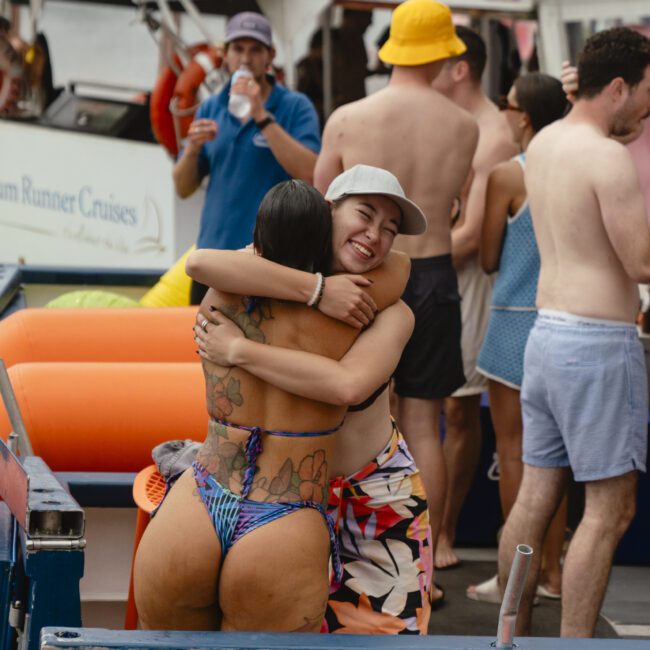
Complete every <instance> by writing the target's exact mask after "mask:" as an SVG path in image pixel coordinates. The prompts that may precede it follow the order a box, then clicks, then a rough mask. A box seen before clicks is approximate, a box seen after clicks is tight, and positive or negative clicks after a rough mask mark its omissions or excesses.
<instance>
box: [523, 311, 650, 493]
mask: <svg viewBox="0 0 650 650" xmlns="http://www.w3.org/2000/svg"><path fill="white" fill-rule="evenodd" d="M521 405H522V415H523V423H524V436H523V461H524V462H525V463H527V464H528V465H534V466H537V467H568V466H570V467H571V469H572V470H573V474H574V477H575V479H576V481H597V480H601V479H607V478H612V477H615V476H621V475H623V474H626V473H628V472H630V471H633V470H641V471H645V469H646V456H647V445H648V430H647V427H648V382H647V375H646V368H645V357H644V351H643V345H642V344H641V342H640V341H639V337H638V334H637V331H636V327H635V326H634V325H632V324H631V323H630V324H628V323H623V322H617V321H605V320H600V319H592V318H583V317H581V316H575V315H573V314H567V313H564V312H556V311H551V310H540V312H539V315H538V317H537V320H536V321H535V326H534V327H533V329H532V331H531V333H530V336H529V338H528V343H527V345H526V353H525V357H524V380H523V384H522V388H521Z"/></svg>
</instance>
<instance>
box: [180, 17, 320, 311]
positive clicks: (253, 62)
mask: <svg viewBox="0 0 650 650" xmlns="http://www.w3.org/2000/svg"><path fill="white" fill-rule="evenodd" d="M274 57H275V49H274V48H273V41H272V35H271V26H270V24H269V22H268V21H267V20H266V18H265V17H264V16H262V15H261V14H257V13H253V12H243V13H239V14H236V15H235V16H233V17H232V18H231V19H230V21H229V22H228V25H227V26H226V64H227V66H228V70H229V71H230V73H231V74H232V73H234V72H235V71H236V70H238V69H239V68H240V66H242V65H245V66H247V67H248V69H249V70H250V73H251V76H249V77H240V78H239V79H237V81H236V82H235V83H234V84H232V88H231V83H230V82H229V83H228V84H227V85H226V86H225V88H224V89H223V90H222V91H221V92H220V93H219V94H218V95H214V96H212V97H210V98H209V99H207V100H206V101H204V102H203V103H202V104H201V106H200V107H199V109H198V110H197V112H196V115H195V118H194V121H193V122H192V124H191V125H190V128H189V132H188V136H187V144H186V147H185V149H184V150H183V152H182V153H181V155H180V157H179V159H178V161H177V162H176V165H175V166H174V185H175V187H176V192H177V194H178V195H179V196H180V197H181V198H186V197H188V196H190V195H191V194H193V193H194V192H195V191H196V189H197V188H198V187H199V185H200V183H201V180H202V179H203V177H204V176H206V175H209V176H210V178H209V181H208V188H207V192H206V197H205V203H204V205H203V211H202V214H201V226H200V230H199V238H198V241H197V247H198V248H221V249H237V248H242V247H243V246H246V245H247V244H249V243H250V242H251V241H252V239H253V229H254V227H255V218H256V215H257V208H258V206H259V204H260V202H261V200H262V197H263V196H264V195H265V194H266V192H267V191H268V190H269V189H270V188H271V187H273V186H274V185H276V184H277V183H279V182H281V181H284V180H287V179H289V178H298V179H302V180H305V181H307V182H309V183H311V182H312V181H313V174H314V166H315V164H316V157H317V154H318V151H319V150H320V136H319V133H320V129H319V126H318V117H317V115H316V111H315V109H314V107H313V105H312V104H311V102H310V101H309V99H308V98H307V97H306V96H305V95H303V94H301V93H297V92H292V91H290V90H288V89H287V88H284V87H283V86H280V85H279V84H277V83H275V82H274V79H273V77H271V76H269V75H268V74H267V70H268V69H269V66H270V65H271V62H272V61H273V58H274ZM231 92H233V93H237V94H241V95H246V96H247V97H248V98H249V99H250V104H251V110H250V114H249V115H247V116H245V117H244V118H242V119H239V118H237V117H235V116H234V115H232V114H231V113H230V112H229V111H228V99H229V96H230V93H231ZM205 291H206V287H205V286H204V285H199V284H198V283H193V284H192V295H191V302H192V304H198V303H200V302H201V300H202V298H203V295H205Z"/></svg>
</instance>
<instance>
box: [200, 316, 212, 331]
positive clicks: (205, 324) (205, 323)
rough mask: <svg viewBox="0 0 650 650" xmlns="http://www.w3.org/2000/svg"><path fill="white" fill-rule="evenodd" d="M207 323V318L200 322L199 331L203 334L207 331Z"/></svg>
mask: <svg viewBox="0 0 650 650" xmlns="http://www.w3.org/2000/svg"><path fill="white" fill-rule="evenodd" d="M209 322H210V321H209V320H208V319H207V318H204V319H203V320H202V321H201V329H202V330H203V331H204V332H207V331H208V323H209Z"/></svg>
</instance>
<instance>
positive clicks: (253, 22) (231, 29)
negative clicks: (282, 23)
mask: <svg viewBox="0 0 650 650" xmlns="http://www.w3.org/2000/svg"><path fill="white" fill-rule="evenodd" d="M238 38H254V39H255V40H256V41H259V42H260V43H263V44H264V45H266V47H273V35H272V33H271V23H269V21H268V20H267V19H266V18H265V17H264V16H262V14H258V13H255V12H254V11H242V12H241V13H239V14H235V15H234V16H233V17H232V18H231V19H230V20H229V21H228V24H227V25H226V43H230V42H231V41H234V40H236V39H238Z"/></svg>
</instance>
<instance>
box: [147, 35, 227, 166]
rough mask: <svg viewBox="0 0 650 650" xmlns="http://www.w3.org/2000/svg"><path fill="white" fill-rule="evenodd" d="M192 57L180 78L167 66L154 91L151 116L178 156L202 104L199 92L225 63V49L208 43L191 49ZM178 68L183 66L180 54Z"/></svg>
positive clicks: (159, 135) (156, 131)
mask: <svg viewBox="0 0 650 650" xmlns="http://www.w3.org/2000/svg"><path fill="white" fill-rule="evenodd" d="M189 53H190V55H191V56H192V60H191V61H190V62H189V63H188V64H187V65H186V66H185V68H184V69H183V70H182V72H181V74H180V75H179V76H178V77H177V76H176V73H175V72H174V71H173V70H172V69H171V67H165V68H164V69H163V70H162V72H161V73H160V75H159V76H158V80H157V81H156V85H155V87H154V89H153V92H152V94H151V104H150V111H149V116H150V119H151V127H152V130H153V133H154V136H155V137H156V140H158V142H159V143H160V144H162V145H163V146H164V147H165V149H167V151H169V153H170V154H172V155H173V156H176V155H178V152H179V144H180V140H182V139H183V138H184V137H185V136H186V135H187V131H188V129H189V127H190V124H191V123H192V119H193V117H194V113H195V111H196V108H197V106H198V92H199V88H200V87H201V84H202V83H203V81H204V80H205V78H206V77H207V76H208V74H210V73H211V72H212V71H213V70H216V69H219V68H220V67H221V66H222V64H223V50H222V49H221V48H217V47H211V46H209V45H207V44H206V43H200V44H198V45H193V46H192V47H190V48H189ZM174 64H175V67H176V68H177V69H179V68H181V67H182V63H181V61H180V59H178V57H176V59H175V61H174Z"/></svg>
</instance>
